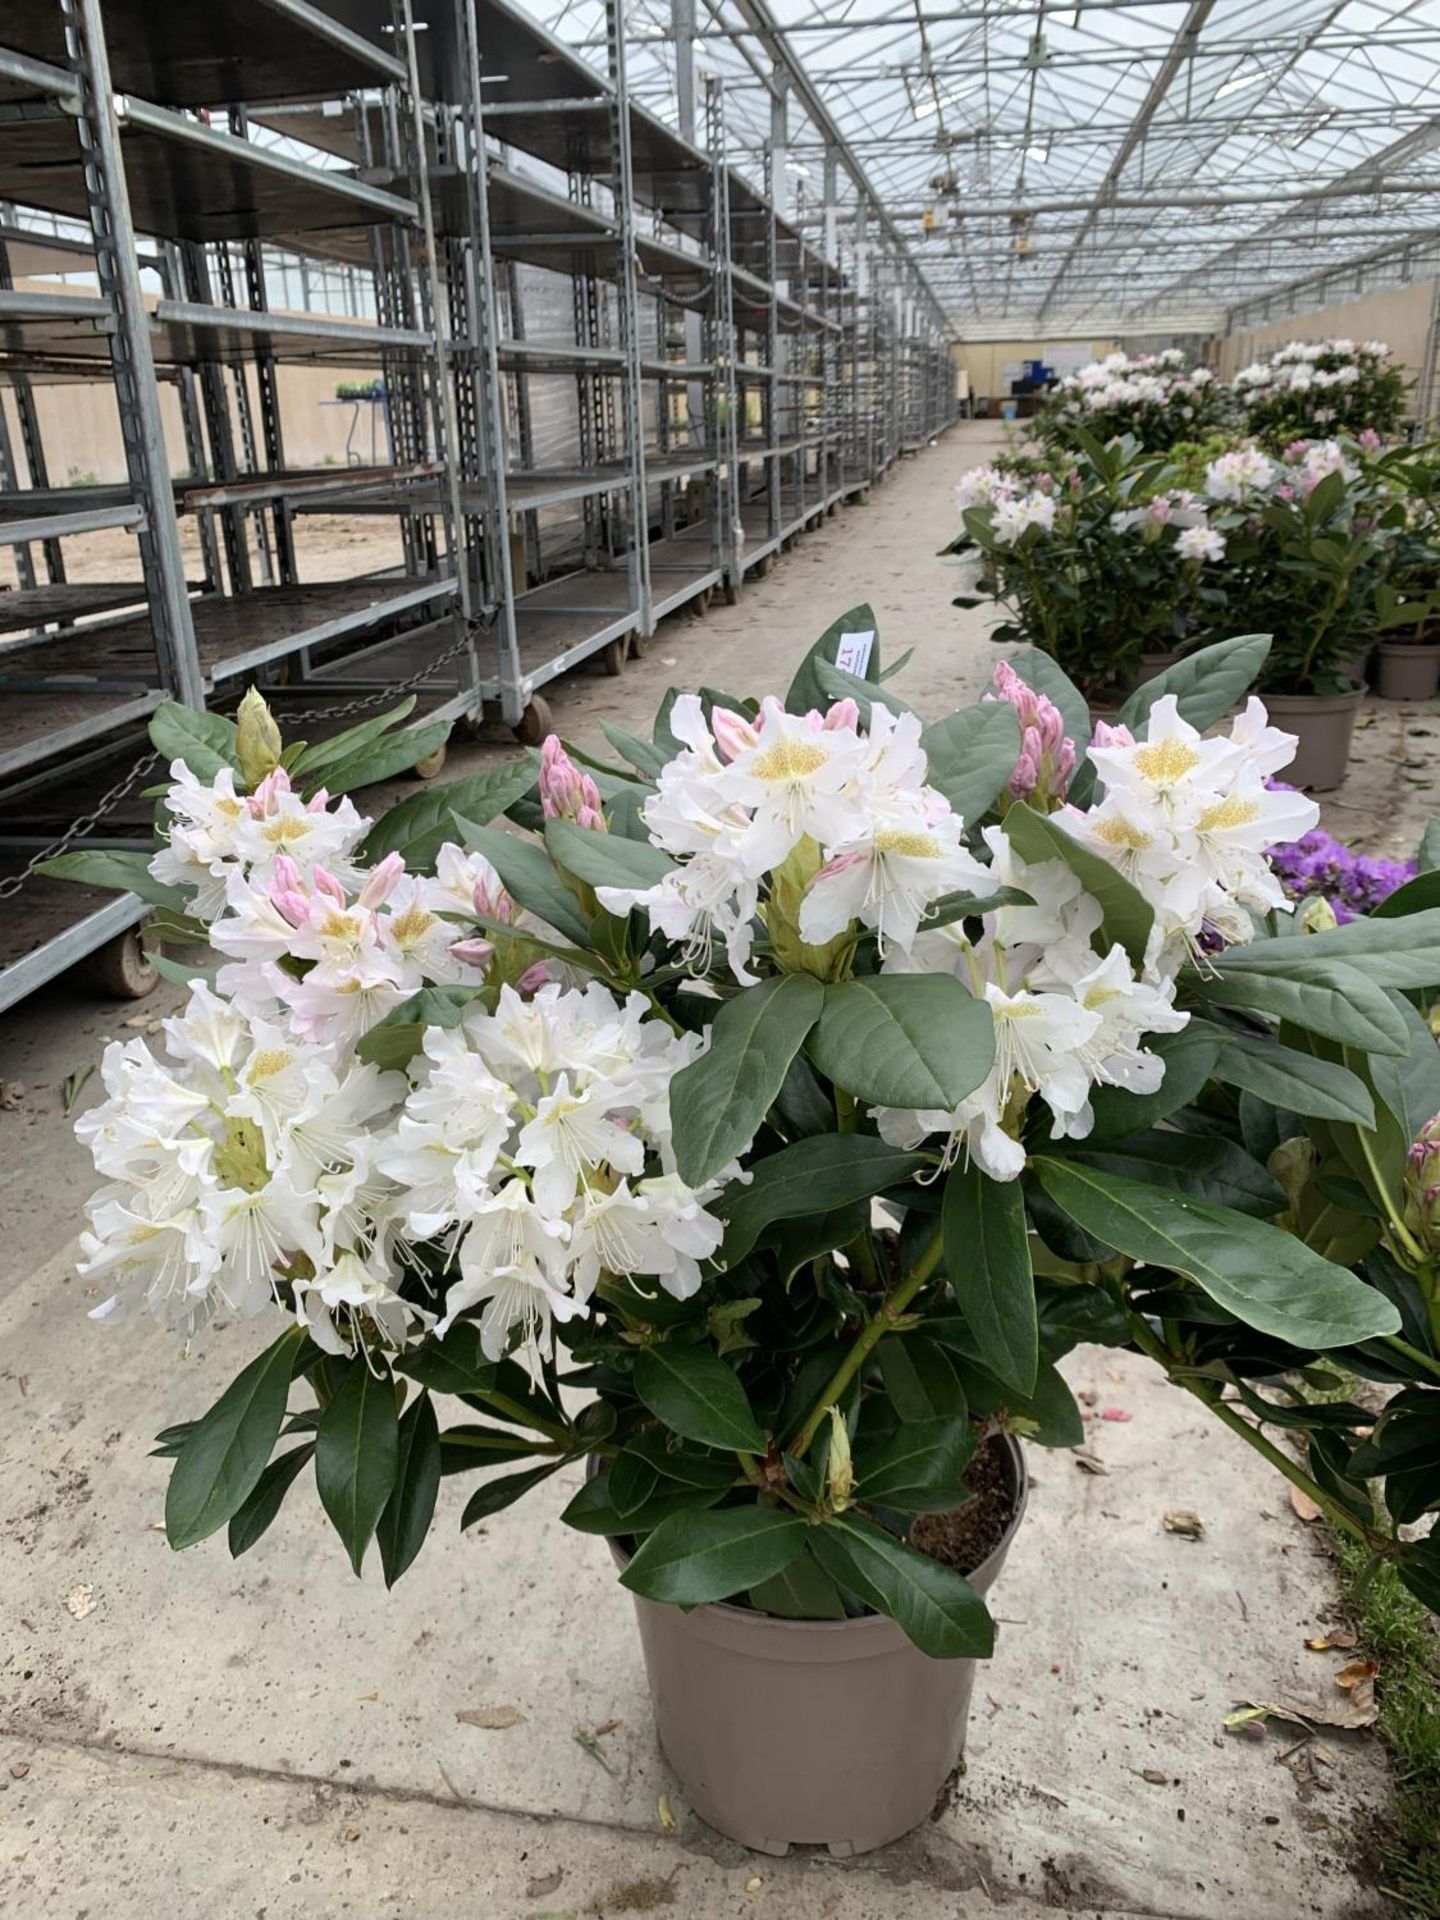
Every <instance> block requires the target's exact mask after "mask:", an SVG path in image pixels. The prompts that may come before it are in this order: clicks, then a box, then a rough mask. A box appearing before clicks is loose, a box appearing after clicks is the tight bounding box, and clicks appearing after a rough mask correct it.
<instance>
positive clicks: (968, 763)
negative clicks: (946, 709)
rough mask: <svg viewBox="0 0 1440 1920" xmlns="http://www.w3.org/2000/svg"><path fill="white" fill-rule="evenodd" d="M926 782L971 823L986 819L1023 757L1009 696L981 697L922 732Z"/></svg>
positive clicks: (961, 816) (921, 740)
mask: <svg viewBox="0 0 1440 1920" xmlns="http://www.w3.org/2000/svg"><path fill="white" fill-rule="evenodd" d="M920 745H921V746H922V747H923V748H924V749H925V754H926V758H927V759H928V761H929V770H928V771H927V773H926V775H925V778H926V781H927V782H928V784H929V785H930V786H932V787H934V788H935V789H936V791H937V792H939V793H943V794H944V796H945V798H946V799H947V800H948V801H949V802H950V805H951V806H952V807H953V808H954V809H955V811H956V813H958V814H959V816H960V818H961V819H962V820H963V821H964V822H965V823H966V825H967V826H969V825H973V824H974V822H975V821H977V820H980V819H983V818H984V816H985V815H986V814H987V813H988V812H989V811H990V808H991V806H992V805H993V804H994V801H995V797H996V795H997V794H998V793H999V791H1000V789H1001V788H1002V787H1003V786H1004V784H1005V782H1006V781H1007V780H1008V779H1009V778H1010V775H1011V774H1012V773H1013V772H1014V770H1015V762H1016V761H1017V760H1018V759H1019V758H1020V720H1019V716H1018V715H1017V714H1016V712H1015V709H1014V708H1013V707H1012V706H1011V705H1010V703H1009V701H1008V700H982V701H981V702H980V703H979V705H978V706H973V707H962V708H961V709H960V710H959V712H958V713H952V714H948V715H947V716H946V717H945V719H943V720H937V721H936V722H935V724H934V726H931V727H926V729H925V731H924V732H923V733H922V734H921V736H920Z"/></svg>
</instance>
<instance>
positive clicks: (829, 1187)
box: [713, 1133, 933, 1267]
mask: <svg viewBox="0 0 1440 1920" xmlns="http://www.w3.org/2000/svg"><path fill="white" fill-rule="evenodd" d="M932 1164H933V1162H932V1161H931V1160H930V1159H928V1158H927V1157H926V1156H925V1155H924V1154H920V1153H902V1152H901V1151H900V1149H899V1148H898V1147H889V1146H886V1144H885V1142H884V1141H883V1140H877V1139H875V1138H873V1137H872V1136H871V1135H869V1134H863V1133H842V1134H818V1135H816V1136H815V1137H814V1138H812V1139H808V1140H796V1141H794V1142H793V1143H792V1144H791V1145H790V1146H788V1147H783V1148H782V1149H781V1151H780V1152H779V1153H772V1154H771V1155H770V1156H769V1157H768V1158H767V1159H764V1160H759V1161H757V1162H756V1163H755V1165H754V1166H753V1167H752V1168H751V1169H750V1171H751V1174H752V1178H751V1180H750V1183H749V1185H748V1186H741V1185H739V1184H738V1182H737V1183H736V1184H734V1185H732V1186H729V1187H727V1188H726V1189H725V1191H724V1193H723V1194H722V1195H721V1196H720V1199H719V1201H718V1202H717V1203H715V1206H714V1208H713V1211H716V1212H718V1213H719V1214H720V1215H721V1217H722V1218H723V1219H724V1220H725V1221H726V1229H725V1242H724V1245H723V1247H722V1248H721V1254H720V1257H721V1260H722V1262H723V1264H724V1265H725V1266H727V1267H737V1266H739V1264H740V1262H741V1261H742V1260H743V1259H744V1258H745V1256H746V1254H747V1253H749V1251H750V1249H751V1248H752V1247H753V1246H754V1245H755V1242H756V1241H757V1240H758V1239H759V1238H760V1235H761V1234H762V1233H763V1232H764V1231H765V1229H766V1227H768V1226H769V1225H770V1223H771V1221H773V1220H794V1219H797V1218H799V1217H800V1216H801V1215H803V1214H808V1213H824V1212H825V1211H827V1210H828V1209H832V1208H839V1207H848V1206H850V1205H852V1204H853V1203H854V1202H855V1201H856V1200H866V1199H868V1198H869V1197H870V1195H871V1194H875V1193H881V1192H883V1191H884V1189H885V1188H886V1187H893V1186H896V1185H898V1184H899V1182H901V1181H902V1180H908V1179H909V1177H910V1176H911V1174H913V1173H919V1172H921V1171H922V1169H924V1168H926V1167H929V1166H931V1165H932Z"/></svg>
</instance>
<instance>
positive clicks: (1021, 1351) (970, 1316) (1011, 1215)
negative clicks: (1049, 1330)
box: [941, 1161, 1040, 1393]
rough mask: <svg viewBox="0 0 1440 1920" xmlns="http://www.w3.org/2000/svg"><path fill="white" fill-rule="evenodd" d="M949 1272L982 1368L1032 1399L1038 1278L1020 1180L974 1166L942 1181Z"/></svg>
mask: <svg viewBox="0 0 1440 1920" xmlns="http://www.w3.org/2000/svg"><path fill="white" fill-rule="evenodd" d="M941 1219H942V1222H943V1225H944V1235H945V1267H946V1271H947V1272H948V1274H949V1276H950V1287H951V1291H952V1292H953V1293H954V1295H955V1302H956V1305H957V1306H958V1307H959V1309H960V1312H961V1314H962V1315H963V1317H964V1320H965V1324H966V1325H967V1326H968V1327H969V1329H970V1331H971V1332H972V1334H973V1335H974V1336H975V1345H976V1349H977V1351H978V1352H979V1355H980V1358H981V1360H982V1362H983V1363H984V1365H985V1366H986V1367H987V1368H988V1369H989V1371H990V1372H991V1373H993V1374H994V1375H995V1377H996V1379H998V1380H1001V1381H1003V1382H1004V1384H1005V1385H1006V1386H1008V1387H1013V1388H1014V1389H1015V1391H1016V1392H1017V1393H1029V1392H1030V1391H1031V1390H1032V1389H1033V1387H1034V1385H1035V1369H1036V1367H1037V1366H1038V1365H1039V1364H1040V1342H1039V1333H1038V1329H1037V1324H1036V1312H1035V1279H1034V1275H1033V1274H1032V1273H1031V1271H1030V1234H1029V1229H1028V1227H1027V1226H1026V1222H1025V1196H1024V1193H1023V1191H1022V1189H1021V1186H1020V1182H1019V1181H1018V1180H1009V1181H1000V1180H992V1179H991V1178H990V1176H989V1175H988V1174H987V1173H982V1172H981V1170H980V1168H979V1167H978V1166H977V1165H976V1164H975V1162H974V1161H971V1162H970V1164H969V1165H968V1166H956V1167H954V1168H952V1169H951V1172H950V1174H949V1176H948V1178H947V1179H946V1182H945V1208H944V1212H943V1214H942V1215H941Z"/></svg>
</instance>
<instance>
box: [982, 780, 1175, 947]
mask: <svg viewBox="0 0 1440 1920" xmlns="http://www.w3.org/2000/svg"><path fill="white" fill-rule="evenodd" d="M1005 832H1006V834H1007V835H1008V836H1009V839H1010V843H1011V845H1012V846H1013V847H1014V849H1015V851H1016V852H1017V853H1018V854H1019V855H1020V858H1021V859H1022V860H1027V861H1030V862H1032V863H1039V862H1043V861H1046V860H1060V861H1063V862H1064V864H1065V865H1066V866H1067V867H1068V868H1069V869H1070V871H1071V872H1072V873H1073V874H1074V875H1075V878H1076V879H1077V880H1078V881H1079V882H1080V884H1081V886H1082V887H1084V889H1085V891H1086V892H1087V893H1088V894H1089V895H1090V896H1091V898H1092V899H1094V900H1095V901H1097V902H1098V903H1099V906H1100V910H1101V912H1102V913H1103V915H1104V919H1103V920H1102V921H1101V933H1102V934H1103V936H1104V940H1105V944H1106V945H1107V946H1108V945H1110V944H1112V943H1114V942H1117V941H1118V942H1119V944H1120V945H1121V946H1122V947H1123V948H1124V949H1125V951H1126V953H1127V954H1128V955H1129V956H1130V961H1131V964H1132V966H1134V967H1135V968H1136V970H1137V971H1139V970H1140V969H1141V968H1143V966H1144V964H1145V948H1146V944H1147V942H1148V941H1149V938H1150V929H1151V927H1152V926H1153V925H1154V924H1155V913H1154V909H1153V908H1152V907H1151V905H1150V903H1149V901H1148V900H1146V899H1145V897H1144V895H1143V894H1141V893H1140V892H1138V891H1137V890H1136V888H1134V887H1132V886H1131V884H1130V882H1129V881H1128V880H1127V879H1126V878H1125V876H1124V874H1122V873H1120V872H1118V871H1117V870H1116V869H1115V868H1114V867H1112V866H1111V864H1110V862H1109V861H1108V860H1105V859H1102V858H1101V856H1100V855H1099V854H1098V853H1092V852H1091V851H1090V849H1089V848H1088V847H1082V846H1081V845H1080V842H1079V841H1078V840H1072V839H1071V837H1070V835H1069V834H1068V833H1066V832H1065V831H1064V830H1063V829H1062V828H1060V827H1057V826H1056V824H1055V822H1054V821H1053V820H1052V819H1051V817H1050V816H1049V814H1044V813H1036V812H1035V810H1034V809H1033V808H1032V807H1028V806H1024V805H1021V806H1014V807H1011V809H1010V811H1009V812H1008V813H1007V814H1006V815H1005ZM1099 938H1100V936H1099V935H1097V936H1096V939H1097V943H1098V941H1099Z"/></svg>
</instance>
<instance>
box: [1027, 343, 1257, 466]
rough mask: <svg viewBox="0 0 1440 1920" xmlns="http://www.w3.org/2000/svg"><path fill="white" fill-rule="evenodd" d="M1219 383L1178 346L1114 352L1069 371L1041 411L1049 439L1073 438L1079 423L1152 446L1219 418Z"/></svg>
mask: <svg viewBox="0 0 1440 1920" xmlns="http://www.w3.org/2000/svg"><path fill="white" fill-rule="evenodd" d="M1219 400H1220V393H1219V385H1218V382H1217V381H1216V378H1215V375H1214V374H1213V373H1212V372H1211V371H1210V369H1209V368H1208V367H1193V368H1192V367H1189V366H1187V364H1186V360H1185V355H1184V354H1183V353H1181V352H1180V351H1179V350H1178V349H1176V348H1173V347H1172V348H1168V349H1167V350H1166V351H1165V352H1164V353H1159V354H1141V355H1139V356H1138V357H1136V358H1134V359H1132V358H1130V357H1128V356H1127V355H1125V354H1123V353H1112V354H1109V355H1107V357H1106V358H1105V359H1104V360H1099V361H1094V362H1092V363H1091V365H1089V366H1088V367H1081V368H1080V370H1079V371H1078V372H1077V373H1072V374H1068V375H1067V376H1066V377H1065V379H1063V380H1062V381H1060V383H1059V384H1058V386H1057V387H1056V388H1055V389H1054V391H1053V393H1052V394H1051V396H1050V399H1049V401H1048V402H1047V404H1046V406H1045V408H1044V411H1043V413H1042V415H1041V417H1040V421H1039V430H1040V432H1041V433H1042V435H1043V436H1044V437H1045V438H1046V439H1049V440H1053V441H1055V442H1056V443H1058V444H1060V445H1066V444H1069V443H1070V441H1071V439H1072V438H1073V434H1074V431H1075V429H1076V428H1077V427H1078V428H1083V429H1084V430H1085V431H1086V432H1090V433H1094V434H1097V435H1098V436H1099V437H1100V438H1101V439H1102V440H1108V439H1110V438H1111V437H1112V436H1114V435H1116V434H1124V433H1128V434H1133V435H1135V437H1136V438H1137V439H1138V440H1139V441H1140V442H1141V444H1142V445H1143V446H1144V447H1145V448H1147V449H1149V450H1152V451H1155V450H1163V449H1164V448H1166V447H1169V446H1171V445H1172V444H1173V443H1174V442H1175V441H1176V440H1181V439H1189V438H1194V437H1196V436H1197V435H1199V434H1202V433H1204V432H1206V431H1208V429H1209V427H1210V426H1211V425H1212V424H1213V423H1214V421H1215V420H1216V419H1217V418H1218V409H1219Z"/></svg>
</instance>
